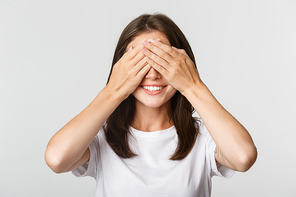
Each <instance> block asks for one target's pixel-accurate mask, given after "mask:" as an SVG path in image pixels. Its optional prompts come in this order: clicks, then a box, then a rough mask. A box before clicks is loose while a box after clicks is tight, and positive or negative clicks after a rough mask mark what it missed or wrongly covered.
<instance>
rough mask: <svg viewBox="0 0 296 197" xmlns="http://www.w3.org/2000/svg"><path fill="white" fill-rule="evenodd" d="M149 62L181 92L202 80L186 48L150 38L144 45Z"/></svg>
mask: <svg viewBox="0 0 296 197" xmlns="http://www.w3.org/2000/svg"><path fill="white" fill-rule="evenodd" d="M142 47H143V48H142V52H143V54H144V55H145V56H146V57H148V59H147V62H148V64H149V65H151V66H152V67H153V68H154V69H155V70H157V71H158V72H159V73H160V74H161V75H162V76H164V77H165V78H166V80H167V81H168V82H169V83H170V84H171V85H172V86H173V87H174V88H175V89H177V90H178V91H179V92H180V93H182V94H184V93H185V91H186V90H187V89H189V88H190V87H193V86H194V85H198V84H200V83H202V82H201V79H200V77H199V74H198V72H197V70H196V68H195V66H194V63H193V62H192V60H191V59H190V58H189V56H188V55H187V53H186V52H185V50H183V49H177V48H175V47H171V46H169V45H166V44H164V43H162V42H161V41H159V40H152V39H149V40H148V41H145V42H144V43H143V46H142Z"/></svg>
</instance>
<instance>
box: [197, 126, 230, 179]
mask: <svg viewBox="0 0 296 197" xmlns="http://www.w3.org/2000/svg"><path fill="white" fill-rule="evenodd" d="M200 126H201V128H200V129H202V130H203V131H204V132H205V133H206V135H207V142H206V157H207V160H208V161H209V165H210V169H211V176H220V177H224V178H230V177H231V176H232V175H233V174H234V170H231V169H229V168H227V167H225V166H222V165H220V164H219V163H217V162H216V159H215V149H216V146H217V145H216V144H215V142H214V140H213V138H212V137H211V135H210V134H209V132H208V130H207V129H206V127H205V125H204V124H203V123H201V125H200Z"/></svg>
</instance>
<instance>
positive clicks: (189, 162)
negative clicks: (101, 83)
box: [45, 14, 257, 197]
mask: <svg viewBox="0 0 296 197" xmlns="http://www.w3.org/2000/svg"><path fill="white" fill-rule="evenodd" d="M194 110H196V112H197V113H198V114H199V116H200V119H196V118H193V117H192V113H193V111H194ZM256 157H257V151H256V147H255V145H254V143H253V141H252V138H251V136H250V135H249V133H248V131H247V130H246V129H245V128H244V127H243V126H242V125H241V124H240V123H239V122H238V121H237V120H236V119H235V118H234V117H233V116H232V115H231V114H230V113H228V112H227V111H226V110H225V109H224V108H223V107H222V105H221V104H220V103H219V102H218V101H217V100H216V99H215V98H214V96H213V95H212V94H211V92H210V90H209V89H208V88H207V87H206V85H205V84H204V83H203V82H202V81H201V79H200V77H199V74H198V72H197V69H196V65H195V60H194V55H193V53H192V50H191V48H190V45H189V43H188V42H187V40H186V38H185V36H184V35H183V33H182V32H181V30H180V29H179V28H178V27H177V26H176V24H175V23H174V22H173V21H171V20H170V19H169V18H168V17H166V16H164V15H162V14H155V15H148V14H145V15H141V16H139V17H138V18H136V19H134V20H133V21H132V22H131V23H130V24H128V26H127V27H126V28H125V29H124V31H123V32H122V34H121V36H120V38H119V41H118V45H117V47H116V50H115V54H114V59H113V63H112V68H111V72H110V75H109V79H108V83H107V85H106V87H105V88H104V89H103V90H102V91H101V92H100V93H99V94H98V95H97V96H96V98H95V99H94V100H93V101H92V102H91V103H90V104H89V106H87V107H86V108H85V109H84V110H83V111H82V112H81V113H80V114H78V115H77V116H76V117H75V118H73V119H72V120H71V121H70V122H69V123H67V124H66V125H65V126H64V127H63V128H62V129H61V130H60V131H58V132H57V133H56V134H55V135H54V136H53V138H52V139H51V140H50V142H49V144H48V146H47V149H46V153H45V159H46V162H47V164H48V165H49V167H50V168H51V169H52V170H53V171H54V172H56V173H62V172H68V171H72V172H73V174H74V175H76V176H92V177H94V178H95V179H96V181H97V190H96V196H112V197H113V196H128V197H131V196H182V197H184V196H210V193H211V177H212V176H214V175H218V176H222V177H230V176H232V174H233V172H234V171H241V172H245V171H247V170H248V169H249V168H250V167H251V166H252V165H253V164H254V162H255V160H256Z"/></svg>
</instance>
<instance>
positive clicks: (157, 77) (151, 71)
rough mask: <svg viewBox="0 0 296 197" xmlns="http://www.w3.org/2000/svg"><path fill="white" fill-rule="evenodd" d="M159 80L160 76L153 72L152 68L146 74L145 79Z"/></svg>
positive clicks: (155, 71)
mask: <svg viewBox="0 0 296 197" xmlns="http://www.w3.org/2000/svg"><path fill="white" fill-rule="evenodd" d="M160 78H161V74H160V73H159V72H158V71H157V70H155V69H154V68H150V70H149V71H148V73H147V74H146V79H151V80H155V79H160Z"/></svg>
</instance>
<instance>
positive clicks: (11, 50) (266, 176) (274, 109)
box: [0, 0, 296, 197]
mask: <svg viewBox="0 0 296 197" xmlns="http://www.w3.org/2000/svg"><path fill="white" fill-rule="evenodd" d="M154 12H162V13H164V14H166V15H168V16H169V17H170V18H171V19H173V20H174V21H175V22H176V24H177V25H178V26H179V27H180V28H181V30H182V31H183V32H184V34H185V35H186V36H187V38H188V40H189V43H190V44H191V46H192V48H193V51H194V53H195V56H196V60H197V63H198V69H199V72H200V75H201V77H202V79H203V81H204V82H205V83H206V84H207V86H208V87H209V88H210V89H211V91H212V92H213V94H214V95H215V96H216V97H217V99H218V100H219V101H220V102H221V103H222V104H223V106H224V107H225V108H226V109H228V110H229V111H230V112H231V113H232V114H233V115H234V116H235V117H236V118H237V119H238V120H239V121H240V122H241V123H242V124H243V125H244V126H245V127H246V128H247V129H248V130H249V132H250V133H251V135H252V137H253V139H254V141H255V144H256V146H257V148H258V152H259V155H258V159H257V162H256V163H255V165H254V166H253V167H252V168H251V169H250V170H249V171H248V172H247V173H236V174H235V175H234V176H233V177H232V178H231V179H222V178H218V177H215V178H213V192H212V196H214V197H221V196H222V197H224V196H227V197H237V196H239V197H250V196H252V197H261V196H268V197H278V196H284V197H292V196H296V188H295V184H296V181H295V180H294V179H295V175H296V171H295V166H296V159H295V150H296V149H295V137H296V135H295V132H296V126H295V122H296V121H295V110H296V105H295V101H296V93H295V84H296V79H295V66H296V1H295V0H248V1H236V0H224V1H221V0H194V1H189V0H182V1H180V0H178V1H176V0H174V1H172V0H170V1H159V0H150V1H136V0H124V1H110V0H51V1H39V0H26V1H22V0H0V95H1V96H0V132H1V133H0V165H1V167H0V196H1V197H2V196H3V197H15V196H18V197H19V196H20V197H35V196H36V197H40V196H42V197H52V196H62V197H64V196H71V197H76V196H84V197H92V196H94V191H95V181H94V180H93V179H91V178H76V177H74V176H73V175H72V174H71V173H66V174H59V175H57V174H55V173H53V172H52V171H51V170H50V169H49V168H48V167H47V165H46V164H45V161H44V151H45V148H46V145H47V143H48V141H49V140H50V138H51V137H52V136H53V134H54V133H55V132H57V131H58V130H59V129H60V128H61V127H62V126H63V125H65V124H66V123H67V122H68V121H69V120H70V119H72V118H73V117H74V116H75V115H77V114H78V113H79V112H80V111H82V110H83V109H84V108H85V107H86V106H87V105H88V104H89V103H90V102H91V101H92V100H93V99H94V97H95V96H96V95H97V94H98V92H99V91H100V90H101V89H102V88H103V87H104V85H105V83H106V80H107V77H108V74H109V70H110V65H111V61H112V56H113V52H114V49H115V46H116V43H117V41H118V38H119V35H120V33H121V31H122V30H123V28H124V27H125V26H126V25H127V24H128V23H129V22H130V21H131V20H132V19H133V18H135V17H137V16H139V15H140V14H143V13H154Z"/></svg>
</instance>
